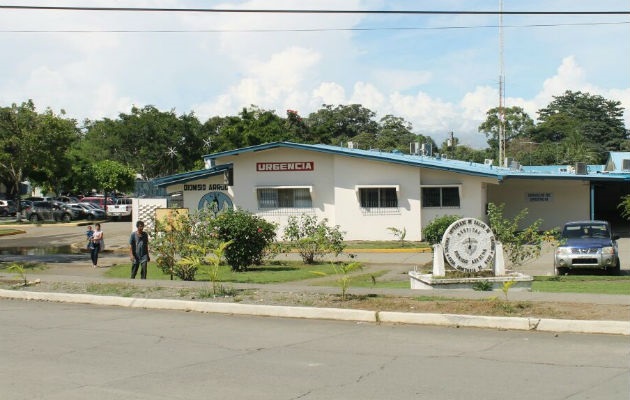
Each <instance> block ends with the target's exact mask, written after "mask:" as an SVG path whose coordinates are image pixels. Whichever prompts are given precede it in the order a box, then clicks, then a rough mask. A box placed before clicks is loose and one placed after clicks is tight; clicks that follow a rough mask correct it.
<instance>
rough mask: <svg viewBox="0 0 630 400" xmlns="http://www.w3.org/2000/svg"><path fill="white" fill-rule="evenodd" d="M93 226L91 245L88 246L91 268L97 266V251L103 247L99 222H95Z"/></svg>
mask: <svg viewBox="0 0 630 400" xmlns="http://www.w3.org/2000/svg"><path fill="white" fill-rule="evenodd" d="M94 228H95V229H94V232H93V233H92V240H91V242H92V243H91V245H92V247H91V248H90V258H92V268H98V253H99V252H100V251H101V249H102V247H103V231H102V230H101V224H95V225H94Z"/></svg>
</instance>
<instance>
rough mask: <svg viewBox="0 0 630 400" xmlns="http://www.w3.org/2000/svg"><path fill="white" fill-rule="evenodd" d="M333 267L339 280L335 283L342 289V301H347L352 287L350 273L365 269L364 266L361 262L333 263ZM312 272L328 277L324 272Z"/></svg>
mask: <svg viewBox="0 0 630 400" xmlns="http://www.w3.org/2000/svg"><path fill="white" fill-rule="evenodd" d="M331 265H332V267H333V270H334V271H335V275H336V276H337V279H336V280H335V282H336V283H337V284H338V285H339V287H340V288H341V301H345V300H346V293H347V292H348V288H349V287H350V273H351V272H353V271H356V270H358V269H363V265H361V263H359V262H352V263H349V264H346V263H339V264H335V263H332V264H331ZM311 272H312V273H314V274H316V275H322V276H328V274H327V273H325V272H322V271H311Z"/></svg>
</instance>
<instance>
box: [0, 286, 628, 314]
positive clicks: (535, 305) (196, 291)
mask: <svg viewBox="0 0 630 400" xmlns="http://www.w3.org/2000/svg"><path fill="white" fill-rule="evenodd" d="M16 284H18V282H17V281H14V280H11V281H8V280H4V281H2V282H0V288H2V289H13V290H25V291H38V292H59V293H87V294H95V295H110V296H123V297H139V298H160V299H179V300H197V301H213V302H229V303H241V304H264V305H282V306H300V307H332V308H346V309H361V310H372V311H399V312H415V313H443V314H469V315H487V316H506V317H531V318H558V319H574V320H612V321H627V320H628V316H629V315H630V305H622V304H585V303H570V302H543V301H520V300H505V299H503V298H502V296H501V297H500V296H496V295H492V294H489V296H488V297H487V298H484V299H455V298H432V297H426V296H425V297H404V296H391V295H352V294H350V295H347V298H346V299H345V300H342V299H341V295H340V294H325V293H311V292H297V291H296V292H273V291H266V290H261V289H232V288H229V287H227V288H223V293H220V294H218V295H215V293H213V291H212V286H211V284H208V285H207V286H203V287H199V286H198V287H170V286H169V287H166V286H159V284H158V285H151V286H147V285H134V284H133V283H86V282H40V283H37V284H34V285H31V286H28V287H16V286H15V285H16Z"/></svg>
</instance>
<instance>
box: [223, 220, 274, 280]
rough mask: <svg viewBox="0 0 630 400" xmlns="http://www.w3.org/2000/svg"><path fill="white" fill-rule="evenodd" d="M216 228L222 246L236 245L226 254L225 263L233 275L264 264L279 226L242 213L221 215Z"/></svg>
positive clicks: (227, 250) (226, 251)
mask: <svg viewBox="0 0 630 400" xmlns="http://www.w3.org/2000/svg"><path fill="white" fill-rule="evenodd" d="M212 225H213V228H212V229H213V230H214V233H215V235H216V237H217V239H218V240H219V241H220V242H232V244H231V245H230V246H229V247H228V248H227V249H226V250H225V259H226V261H227V263H228V264H229V265H230V267H232V270H233V271H246V270H247V267H249V266H250V265H255V264H260V263H261V262H262V260H263V257H264V255H265V251H267V249H268V247H270V246H271V244H272V243H273V242H274V241H275V238H276V225H275V224H272V223H271V222H267V221H266V220H264V219H263V218H260V217H258V216H255V215H253V214H251V213H249V212H247V211H244V210H240V209H239V210H229V211H226V212H223V213H221V214H219V215H218V216H217V217H216V218H215V219H214V220H213V221H212Z"/></svg>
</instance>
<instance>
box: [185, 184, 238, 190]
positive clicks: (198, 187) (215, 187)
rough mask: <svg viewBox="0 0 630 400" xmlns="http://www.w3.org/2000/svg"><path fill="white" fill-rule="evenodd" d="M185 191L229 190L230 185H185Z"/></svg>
mask: <svg viewBox="0 0 630 400" xmlns="http://www.w3.org/2000/svg"><path fill="white" fill-rule="evenodd" d="M184 190H185V191H193V190H203V191H205V190H228V185H224V184H222V183H212V184H209V185H206V184H205V183H199V184H197V185H184Z"/></svg>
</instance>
